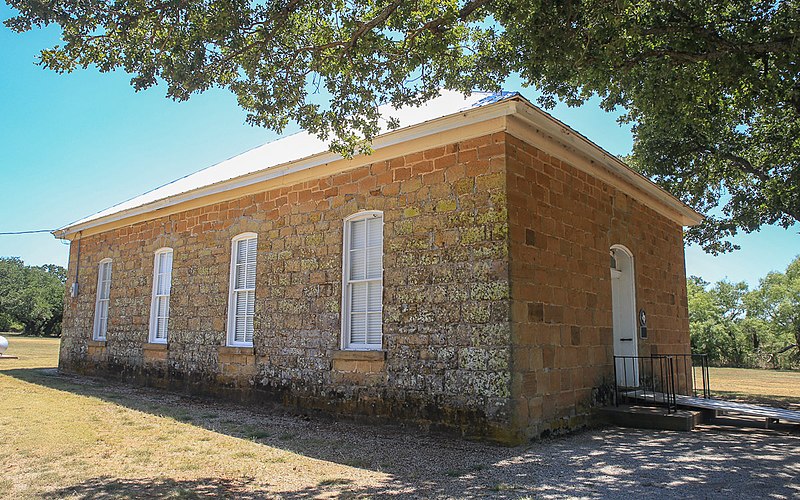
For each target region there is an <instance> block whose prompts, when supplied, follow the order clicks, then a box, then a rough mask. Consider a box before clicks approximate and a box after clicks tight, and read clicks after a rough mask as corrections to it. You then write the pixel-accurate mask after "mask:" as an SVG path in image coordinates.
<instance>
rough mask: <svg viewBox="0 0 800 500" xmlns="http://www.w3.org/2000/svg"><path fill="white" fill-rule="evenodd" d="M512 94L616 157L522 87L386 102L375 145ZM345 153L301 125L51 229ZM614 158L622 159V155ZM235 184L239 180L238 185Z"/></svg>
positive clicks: (72, 228) (87, 223) (64, 231)
mask: <svg viewBox="0 0 800 500" xmlns="http://www.w3.org/2000/svg"><path fill="white" fill-rule="evenodd" d="M511 100H514V101H522V102H524V103H526V104H527V106H528V107H530V108H533V109H536V111H537V112H538V113H537V116H538V115H541V116H544V117H546V118H547V119H549V120H550V121H552V122H553V124H555V125H557V126H559V127H561V128H562V131H569V133H570V134H571V135H573V136H577V137H580V138H581V139H582V141H583V142H585V143H587V144H589V145H590V146H592V147H593V148H594V149H596V150H597V151H600V152H602V154H603V155H604V156H606V157H609V158H615V159H616V157H614V156H613V155H611V154H609V153H607V152H605V151H603V150H602V149H601V148H599V146H597V145H595V144H594V143H591V142H590V141H589V140H588V139H586V138H585V137H583V136H581V135H580V134H578V133H577V132H575V131H573V130H572V129H570V128H569V127H567V126H566V125H564V124H563V123H561V122H559V121H558V120H556V119H555V118H553V117H551V116H550V115H548V114H547V113H544V112H543V111H541V110H539V109H538V108H536V107H535V106H533V105H532V104H531V103H530V102H528V101H527V100H525V99H524V98H523V97H522V96H521V95H520V94H519V93H518V92H498V93H484V92H475V93H472V94H471V95H469V96H466V97H465V96H464V95H462V94H460V93H458V92H453V91H442V92H441V95H440V96H439V97H437V98H435V99H433V100H431V101H428V102H427V103H425V104H424V105H422V106H420V107H411V106H407V107H403V108H400V109H393V108H390V107H388V106H385V107H382V108H381V115H382V116H385V117H387V119H384V120H382V124H381V130H380V133H379V135H378V136H377V137H376V138H375V140H374V147H375V149H376V150H377V149H378V148H379V147H382V146H386V145H388V144H389V143H391V144H395V143H398V142H402V141H403V140H404V138H403V137H400V136H397V140H395V141H389V142H387V140H386V139H387V138H388V137H389V136H391V135H393V134H394V135H396V133H397V132H402V131H411V130H412V129H417V128H422V127H426V124H427V125H428V126H429V128H430V129H431V130H429V131H427V133H436V131H437V130H436V126H435V124H434V122H437V121H439V120H440V119H443V118H446V117H457V116H456V115H461V116H462V117H464V118H466V117H467V115H471V114H474V111H475V110H480V109H488V108H497V106H496V105H497V104H498V103H502V102H506V101H511ZM498 109H499V108H498ZM512 112H513V110H512V111H504V112H499V113H498V115H507V114H511V113H512ZM388 117H393V118H395V119H397V120H398V122H399V124H400V127H399V128H398V129H397V130H394V131H390V130H389V128H388ZM487 117H491V116H489V115H487V116H485V117H482V118H481V117H476V118H475V119H476V120H480V119H487ZM405 135H408V134H405ZM421 135H424V134H423V133H422V132H419V133H418V134H415V136H421ZM341 158H342V157H341V156H339V155H337V154H334V153H331V152H330V150H329V149H328V145H327V144H326V143H325V142H323V141H321V140H320V139H319V138H317V137H316V136H315V135H313V134H311V133H309V132H306V131H301V132H298V133H296V134H292V135H289V136H286V137H283V138H280V139H277V140H274V141H271V142H268V143H266V144H263V145H261V146H257V147H255V148H253V149H251V150H249V151H246V152H244V153H242V154H239V155H237V156H234V157H232V158H229V159H227V160H225V161H222V162H220V163H217V164H215V165H212V166H209V167H207V168H204V169H202V170H199V171H197V172H195V173H192V174H189V175H187V176H185V177H181V178H180V179H177V180H175V181H172V182H170V183H167V184H164V185H163V186H160V187H158V188H155V189H153V190H151V191H148V192H146V193H144V194H142V195H139V196H136V197H134V198H131V199H129V200H127V201H124V202H122V203H118V204H116V205H114V206H112V207H110V208H107V209H105V210H102V211H100V212H97V213H95V214H93V215H90V216H88V217H85V218H83V219H80V220H78V221H75V222H72V223H70V224H67V225H66V226H64V227H62V228H60V229H57V230H55V231H53V234H54V235H56V236H57V237H66V236H67V235H68V234H72V233H76V232H78V231H81V230H84V229H88V228H91V227H94V226H98V225H101V224H105V223H106V222H113V221H118V220H121V219H124V218H126V217H127V216H129V215H138V214H142V213H146V212H149V211H154V210H157V209H159V208H163V207H165V206H170V205H173V204H177V203H179V202H181V201H184V200H185V199H186V198H187V197H188V196H192V195H195V196H203V195H205V194H213V193H216V192H222V191H225V190H227V189H231V187H236V186H239V185H243V184H242V183H254V182H258V181H260V180H265V179H269V178H274V177H276V176H280V175H283V174H285V173H287V172H290V171H296V169H292V168H290V167H291V166H293V165H302V166H298V167H297V168H310V167H313V166H315V165H319V164H322V163H330V162H332V161H336V160H340V159H341ZM616 161H617V162H619V160H618V159H617V160H616ZM619 163H620V165H623V167H624V168H625V169H627V170H628V171H629V172H630V173H631V174H635V173H634V172H633V171H631V170H630V169H629V168H628V167H626V166H624V164H622V163H621V162H619ZM259 176H260V177H259ZM635 176H637V177H640V178H641V180H645V181H646V182H647V183H649V184H651V185H652V186H650V187H651V188H655V189H657V190H660V191H661V193H659V194H660V195H661V196H659V198H662V200H663V198H664V196H663V195H666V196H667V197H669V198H670V199H672V200H673V201H674V202H675V204H679V205H681V206H683V207H684V208H685V209H686V210H688V211H691V212H692V213H694V211H692V210H691V209H689V208H688V207H686V206H685V205H683V204H682V203H681V202H680V201H678V200H677V199H675V198H674V197H672V196H671V195H669V194H668V193H666V191H663V190H661V188H658V187H657V186H655V184H652V183H651V182H650V181H649V180H646V179H645V178H644V177H641V176H640V175H639V174H635ZM628 177H629V176H628ZM234 184H235V185H236V186H234ZM694 215H697V216H698V217H700V216H699V214H696V213H694ZM690 218H691V217H690ZM698 220H699V218H698Z"/></svg>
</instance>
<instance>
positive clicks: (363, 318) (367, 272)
mask: <svg viewBox="0 0 800 500" xmlns="http://www.w3.org/2000/svg"><path fill="white" fill-rule="evenodd" d="M342 263H343V269H342V276H343V286H342V295H343V297H342V347H343V348H345V349H355V350H368V349H380V348H381V347H382V342H383V339H382V333H383V318H382V316H383V214H382V213H381V212H362V213H359V214H356V215H354V216H352V217H350V218H348V219H347V220H345V223H344V257H343V259H342Z"/></svg>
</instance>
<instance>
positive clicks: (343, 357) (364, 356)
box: [331, 351, 386, 361]
mask: <svg viewBox="0 0 800 500" xmlns="http://www.w3.org/2000/svg"><path fill="white" fill-rule="evenodd" d="M331 359H333V360H336V361H383V360H385V359H386V351H332V352H331Z"/></svg>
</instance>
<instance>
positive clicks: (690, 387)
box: [664, 353, 711, 399]
mask: <svg viewBox="0 0 800 500" xmlns="http://www.w3.org/2000/svg"><path fill="white" fill-rule="evenodd" d="M664 355H665V356H672V357H673V358H675V360H676V368H678V369H680V368H682V370H681V372H682V373H683V375H684V376H685V380H686V381H687V386H686V394H687V395H691V396H694V397H700V396H699V395H702V397H703V398H705V399H709V398H711V383H710V378H709V371H708V354H703V353H692V354H674V353H664ZM697 368H699V369H700V380H699V381H698V377H697ZM689 382H691V383H689ZM698 382H701V383H700V384H698Z"/></svg>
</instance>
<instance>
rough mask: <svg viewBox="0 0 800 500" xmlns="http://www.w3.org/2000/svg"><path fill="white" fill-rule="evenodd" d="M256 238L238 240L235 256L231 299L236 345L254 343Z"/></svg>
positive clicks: (232, 335)
mask: <svg viewBox="0 0 800 500" xmlns="http://www.w3.org/2000/svg"><path fill="white" fill-rule="evenodd" d="M256 250H257V239H256V238H255V237H252V238H246V239H241V240H237V241H236V242H235V245H234V255H233V259H234V262H233V277H232V278H233V279H232V289H233V292H232V293H233V297H232V299H231V308H232V317H231V340H232V341H233V343H236V344H251V343H252V342H253V317H254V316H255V308H256Z"/></svg>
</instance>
